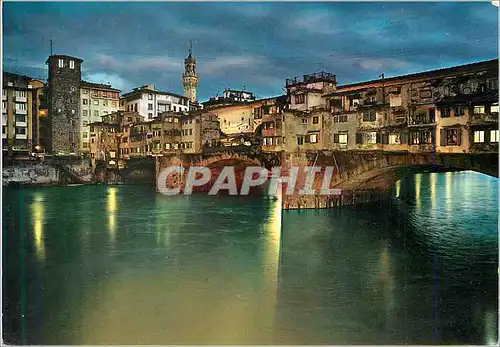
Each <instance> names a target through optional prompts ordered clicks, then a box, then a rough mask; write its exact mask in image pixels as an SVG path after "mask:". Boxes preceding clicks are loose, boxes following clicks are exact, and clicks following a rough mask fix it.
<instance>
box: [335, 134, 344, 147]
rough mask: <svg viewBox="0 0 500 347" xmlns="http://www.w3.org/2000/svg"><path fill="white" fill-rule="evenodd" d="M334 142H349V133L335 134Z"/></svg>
mask: <svg viewBox="0 0 500 347" xmlns="http://www.w3.org/2000/svg"><path fill="white" fill-rule="evenodd" d="M333 143H339V144H342V145H345V144H347V133H338V134H333Z"/></svg>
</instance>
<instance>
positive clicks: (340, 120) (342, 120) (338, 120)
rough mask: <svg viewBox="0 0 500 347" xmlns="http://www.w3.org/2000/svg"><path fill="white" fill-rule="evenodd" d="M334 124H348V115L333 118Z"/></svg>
mask: <svg viewBox="0 0 500 347" xmlns="http://www.w3.org/2000/svg"><path fill="white" fill-rule="evenodd" d="M333 122H334V123H346V122H347V115H346V114H339V115H336V116H333Z"/></svg>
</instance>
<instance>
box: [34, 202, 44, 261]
mask: <svg viewBox="0 0 500 347" xmlns="http://www.w3.org/2000/svg"><path fill="white" fill-rule="evenodd" d="M34 200H35V202H34V203H33V204H32V205H31V219H32V220H33V236H34V239H35V252H36V255H37V257H38V260H39V261H41V262H43V261H44V260H45V244H44V242H43V223H44V219H45V206H44V197H43V193H40V192H37V193H35V195H34Z"/></svg>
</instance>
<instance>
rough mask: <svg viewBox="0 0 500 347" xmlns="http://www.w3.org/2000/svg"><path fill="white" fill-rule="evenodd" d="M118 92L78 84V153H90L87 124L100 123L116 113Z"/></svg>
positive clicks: (108, 87)
mask: <svg viewBox="0 0 500 347" xmlns="http://www.w3.org/2000/svg"><path fill="white" fill-rule="evenodd" d="M119 93H120V90H118V89H115V88H112V87H111V86H110V85H106V84H97V83H90V82H86V81H81V83H80V112H81V114H80V118H81V120H80V132H79V136H80V148H79V150H80V152H89V151H90V146H89V142H90V136H89V135H90V131H89V124H90V123H96V122H100V121H101V120H102V118H101V117H102V116H106V115H107V114H110V113H113V112H116V111H117V110H118V109H119V107H120V105H119V103H120V94H119Z"/></svg>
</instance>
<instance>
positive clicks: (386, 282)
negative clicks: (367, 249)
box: [379, 245, 395, 322]
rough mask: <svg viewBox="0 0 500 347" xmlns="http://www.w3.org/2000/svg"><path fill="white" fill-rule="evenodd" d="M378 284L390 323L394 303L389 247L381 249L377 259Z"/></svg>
mask: <svg viewBox="0 0 500 347" xmlns="http://www.w3.org/2000/svg"><path fill="white" fill-rule="evenodd" d="M379 283H380V285H381V287H382V291H383V294H384V298H385V301H386V307H385V308H386V314H387V319H388V322H392V320H391V318H393V316H394V314H393V310H394V306H395V302H394V293H393V291H394V278H393V276H392V274H391V256H390V254H389V247H388V246H387V245H385V247H384V248H382V252H381V253H380V258H379Z"/></svg>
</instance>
